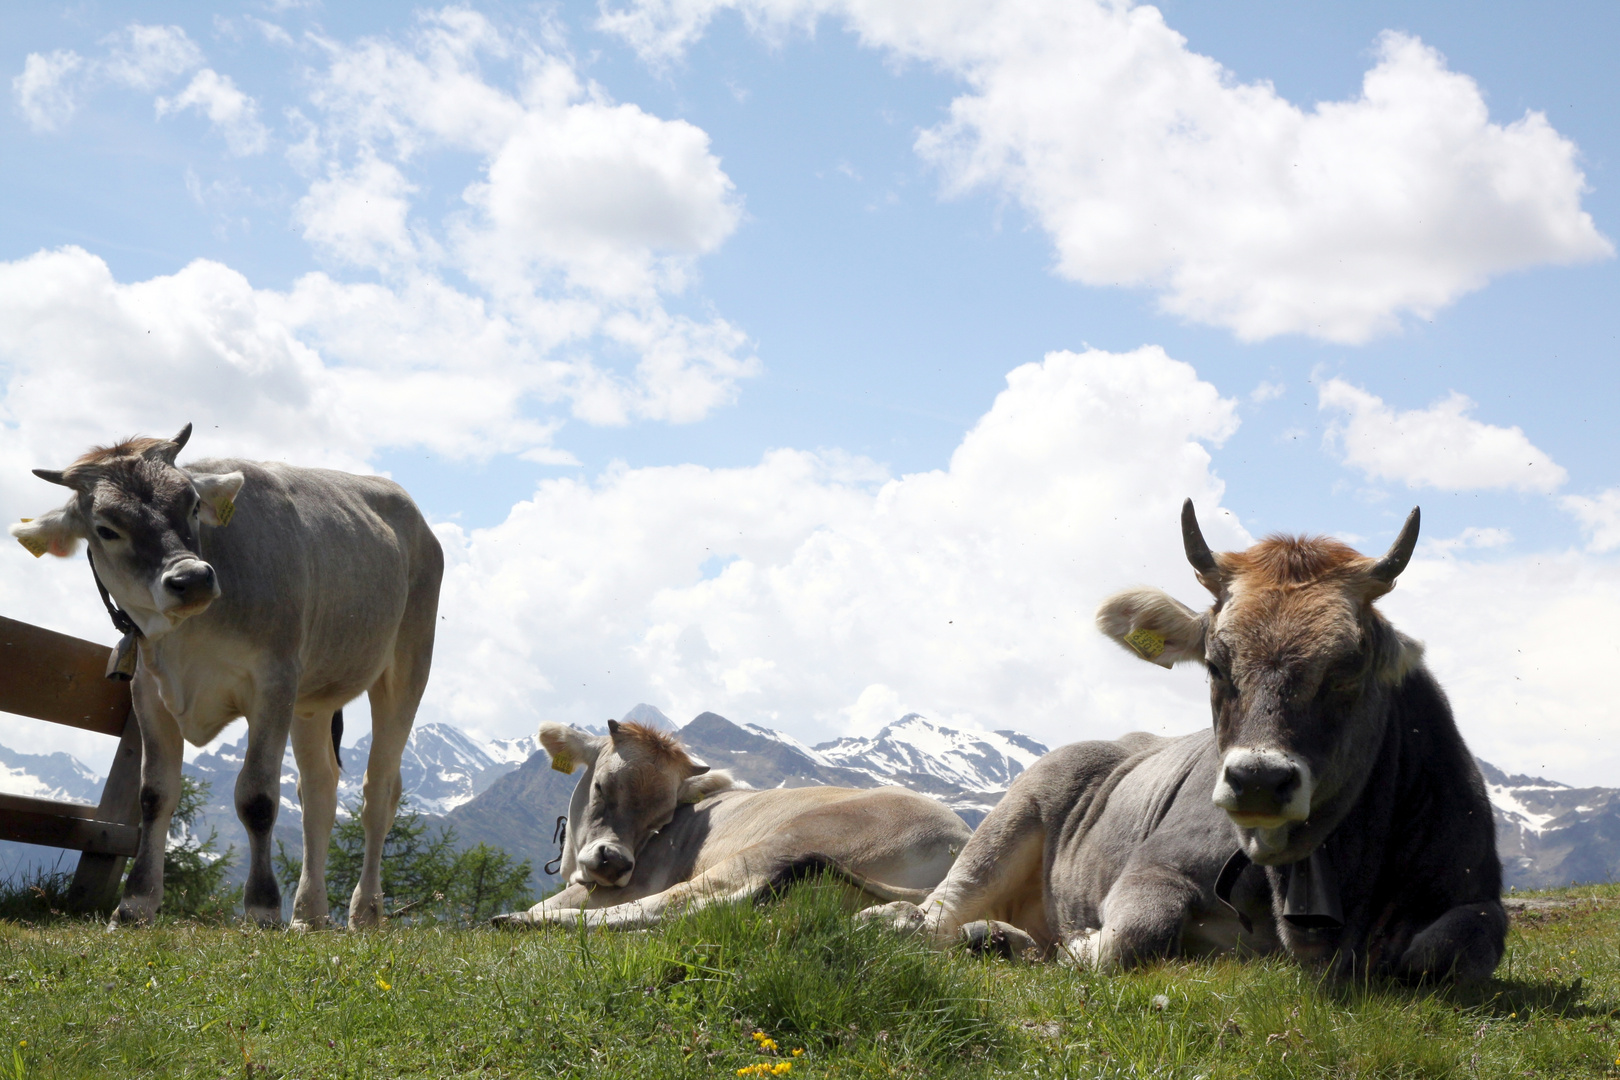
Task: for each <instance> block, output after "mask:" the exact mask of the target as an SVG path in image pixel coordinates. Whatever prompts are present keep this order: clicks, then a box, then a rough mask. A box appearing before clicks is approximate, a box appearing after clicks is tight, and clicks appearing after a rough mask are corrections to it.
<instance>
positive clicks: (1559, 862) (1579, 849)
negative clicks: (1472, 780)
mask: <svg viewBox="0 0 1620 1080" xmlns="http://www.w3.org/2000/svg"><path fill="white" fill-rule="evenodd" d="M1476 760H1477V759H1476ZM1479 771H1480V772H1481V773H1482V774H1483V775H1484V777H1485V791H1486V794H1488V795H1489V796H1490V800H1491V808H1492V810H1494V811H1495V813H1496V850H1497V854H1499V855H1500V856H1501V858H1502V880H1503V883H1504V884H1506V885H1509V886H1513V887H1516V888H1520V889H1537V888H1547V887H1550V886H1555V885H1569V884H1571V883H1574V882H1588V881H1614V880H1616V878H1617V877H1620V790H1617V789H1615V788H1575V787H1570V786H1569V785H1568V784H1560V783H1559V782H1558V781H1556V780H1546V779H1543V778H1541V777H1538V776H1515V775H1509V774H1507V773H1504V772H1503V771H1502V770H1500V769H1498V768H1496V767H1495V766H1494V765H1491V764H1489V763H1488V762H1484V761H1481V762H1479Z"/></svg>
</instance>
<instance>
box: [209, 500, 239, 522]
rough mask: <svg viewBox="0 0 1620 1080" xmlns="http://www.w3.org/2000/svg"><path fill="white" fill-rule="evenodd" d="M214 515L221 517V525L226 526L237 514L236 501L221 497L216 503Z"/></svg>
mask: <svg viewBox="0 0 1620 1080" xmlns="http://www.w3.org/2000/svg"><path fill="white" fill-rule="evenodd" d="M214 515H215V516H216V517H218V518H219V527H220V528H222V529H223V528H224V527H225V526H227V525H229V524H230V523H231V518H233V517H235V516H236V503H234V502H232V501H231V500H230V499H221V500H220V501H219V502H217V503H215V504H214Z"/></svg>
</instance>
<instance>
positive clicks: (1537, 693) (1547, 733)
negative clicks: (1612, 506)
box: [1380, 552, 1620, 786]
mask: <svg viewBox="0 0 1620 1080" xmlns="http://www.w3.org/2000/svg"><path fill="white" fill-rule="evenodd" d="M1380 606H1381V607H1382V608H1383V609H1384V610H1385V612H1386V613H1387V614H1388V615H1389V616H1390V617H1391V618H1392V619H1393V620H1394V621H1395V623H1396V625H1397V626H1399V627H1400V628H1401V629H1403V630H1405V631H1406V632H1408V633H1410V634H1412V635H1414V636H1416V637H1418V638H1420V639H1421V640H1423V641H1424V643H1425V644H1426V646H1427V653H1426V655H1427V658H1428V663H1429V668H1430V670H1432V671H1433V672H1434V674H1435V676H1436V677H1437V678H1438V679H1439V680H1440V683H1441V685H1442V686H1444V687H1445V690H1446V695H1447V696H1448V697H1449V698H1450V699H1451V705H1452V708H1453V709H1454V710H1455V712H1456V714H1457V722H1458V724H1459V725H1460V726H1461V727H1462V731H1463V734H1464V736H1465V737H1466V738H1467V739H1468V741H1469V746H1470V748H1471V749H1472V750H1473V751H1474V752H1475V753H1476V754H1478V755H1479V756H1481V757H1483V758H1485V760H1487V761H1490V762H1493V763H1495V764H1499V765H1502V766H1504V767H1507V768H1510V769H1512V770H1513V771H1515V772H1528V773H1534V774H1538V775H1543V776H1547V777H1550V778H1552V779H1555V780H1562V781H1564V782H1565V783H1573V784H1577V785H1583V784H1604V785H1610V786H1612V785H1613V784H1614V777H1615V772H1616V769H1617V768H1620V724H1617V723H1616V715H1615V710H1614V692H1613V688H1612V686H1611V685H1610V678H1609V673H1610V672H1612V671H1614V670H1615V668H1616V666H1617V665H1620V640H1617V639H1616V637H1615V635H1614V633H1613V627H1614V626H1615V623H1616V619H1617V616H1620V564H1616V562H1615V561H1614V560H1612V559H1601V558H1593V557H1591V556H1587V555H1581V554H1579V553H1575V552H1565V553H1559V552H1543V553H1538V554H1534V555H1525V556H1519V557H1514V558H1509V559H1495V560H1491V561H1488V562H1473V561H1469V560H1466V559H1462V558H1458V557H1452V558H1444V559H1425V558H1422V557H1421V556H1420V557H1419V558H1418V559H1415V560H1414V561H1413V563H1412V565H1411V566H1410V567H1409V568H1408V569H1407V571H1406V573H1404V574H1402V575H1401V580H1400V587H1399V588H1397V589H1396V590H1395V591H1394V592H1393V593H1391V594H1390V595H1389V596H1388V597H1387V598H1386V599H1384V600H1382V601H1380Z"/></svg>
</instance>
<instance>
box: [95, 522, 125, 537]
mask: <svg viewBox="0 0 1620 1080" xmlns="http://www.w3.org/2000/svg"><path fill="white" fill-rule="evenodd" d="M96 535H97V536H99V537H101V538H102V539H103V540H122V539H123V537H122V536H119V535H118V534H117V533H115V532H113V531H112V530H111V529H109V528H107V526H105V525H97V526H96Z"/></svg>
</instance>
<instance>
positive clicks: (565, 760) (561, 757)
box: [551, 751, 574, 772]
mask: <svg viewBox="0 0 1620 1080" xmlns="http://www.w3.org/2000/svg"><path fill="white" fill-rule="evenodd" d="M551 767H552V768H553V769H556V770H557V771H558V772H573V771H574V759H573V758H571V757H569V756H568V754H567V752H566V751H565V752H563V753H561V754H552V755H551Z"/></svg>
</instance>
